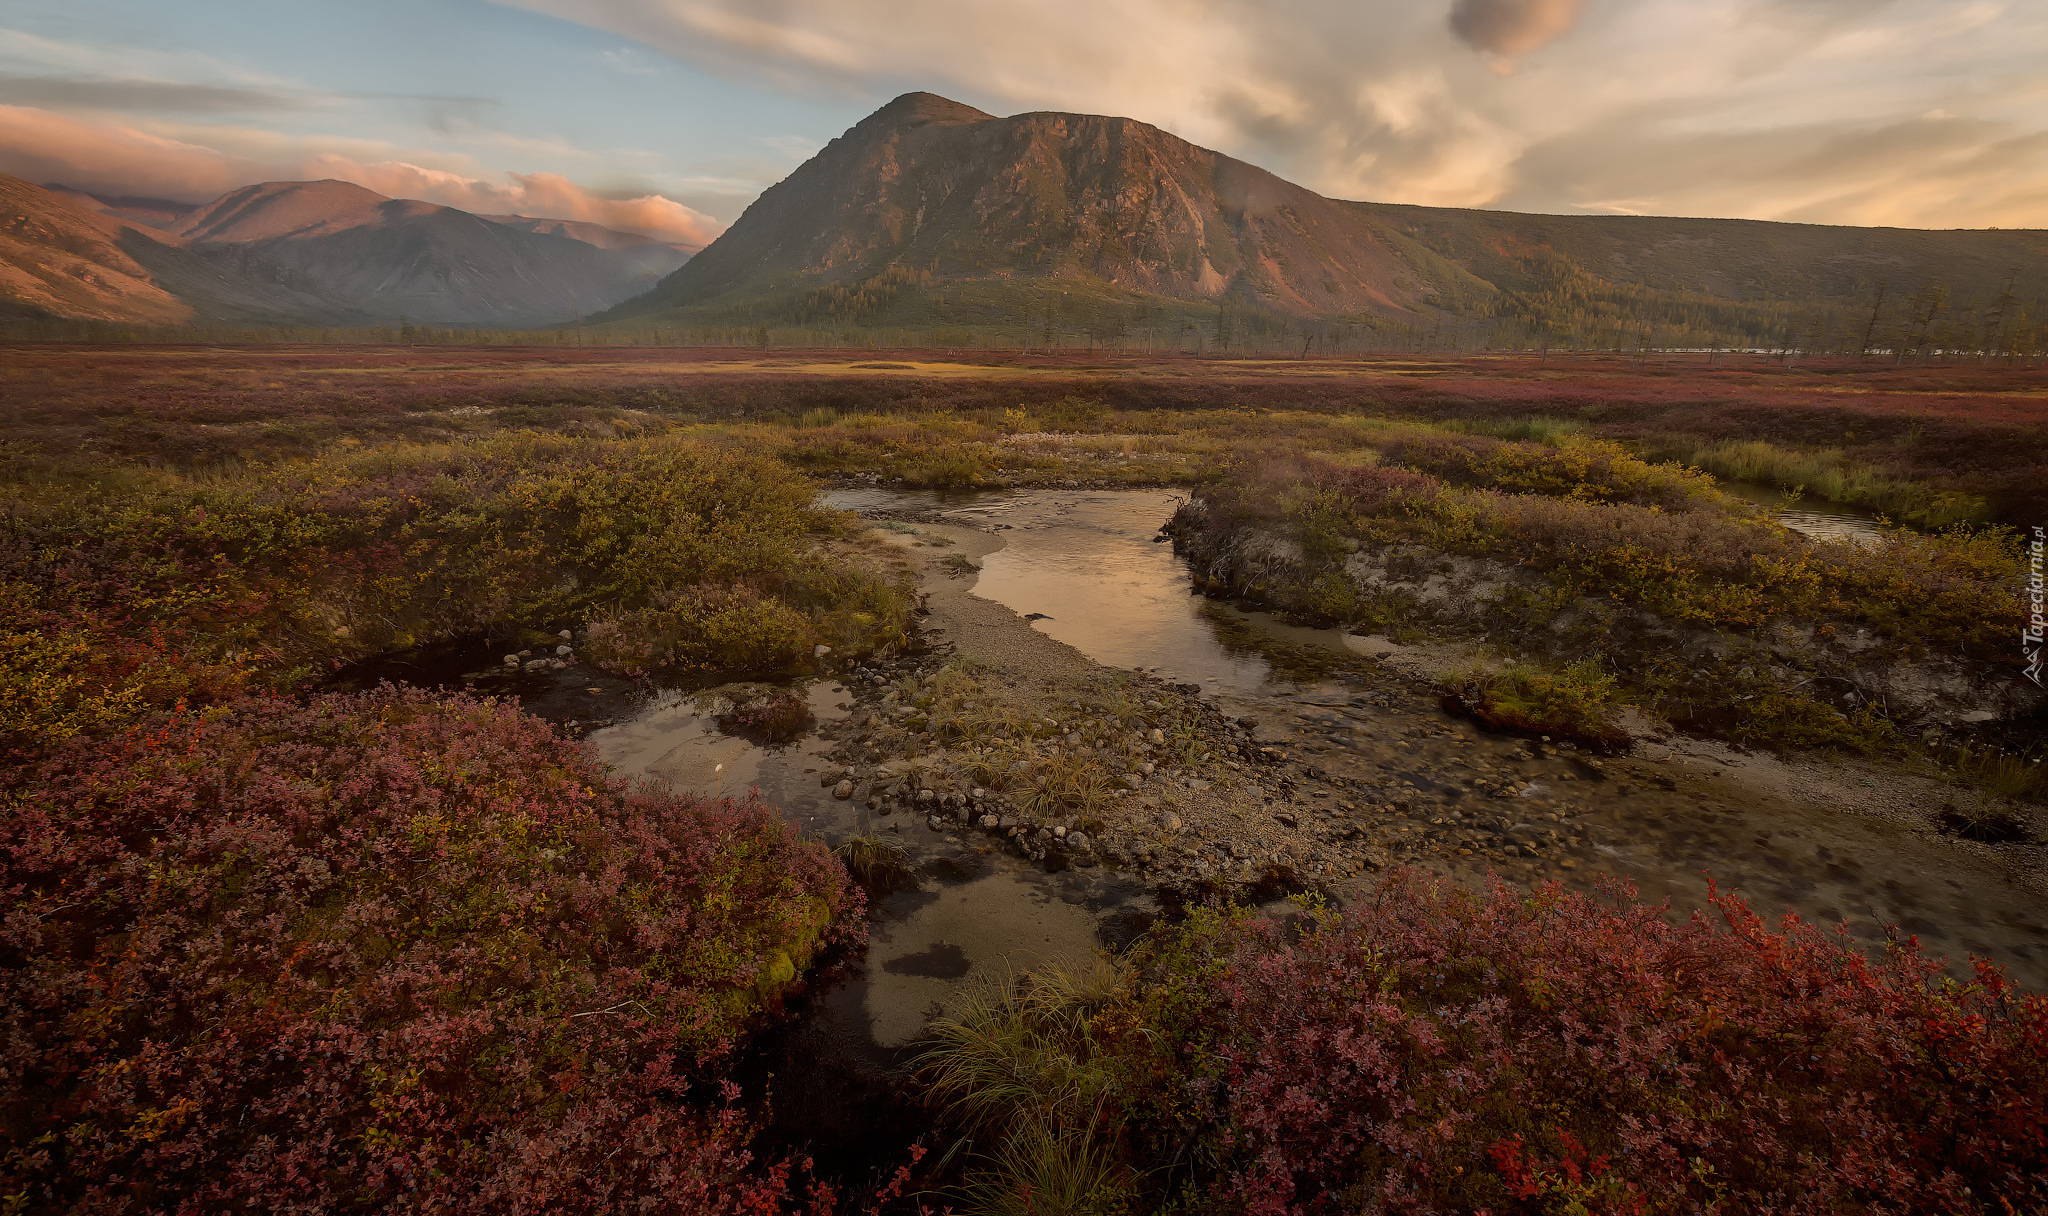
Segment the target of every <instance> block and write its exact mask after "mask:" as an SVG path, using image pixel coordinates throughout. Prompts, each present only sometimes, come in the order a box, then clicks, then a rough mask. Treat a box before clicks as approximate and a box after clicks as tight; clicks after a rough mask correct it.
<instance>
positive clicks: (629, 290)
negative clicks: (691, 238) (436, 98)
mask: <svg viewBox="0 0 2048 1216" xmlns="http://www.w3.org/2000/svg"><path fill="white" fill-rule="evenodd" d="M506 218H508V219H510V220H511V221H512V222H509V223H508V222H503V221H499V220H494V219H488V218H485V217H483V216H479V215H472V214H470V213H469V212H467V211H460V210H457V209H456V208H453V207H443V206H440V205H438V204H435V203H424V202H418V201H415V200H411V199H392V198H386V197H384V196H383V195H381V194H378V193H376V192H374V191H371V190H366V189H364V188H363V187H361V186H357V185H353V184H351V183H348V182H340V181H317V182H266V183H263V184H261V185H255V186H245V187H243V188H242V189H240V190H235V191H232V192H230V193H228V194H225V195H222V196H221V197H220V198H218V199H216V200H214V201H213V202H212V203H209V204H207V205H206V206H204V207H201V208H200V209H199V210H197V211H195V212H193V213H192V214H191V215H189V216H187V217H185V219H184V220H183V221H182V222H181V223H180V224H179V225H178V227H177V229H176V231H177V233H178V235H180V236H183V237H185V238H187V239H189V240H191V241H194V242H196V243H199V244H203V245H216V246H217V245H243V246H249V247H252V248H255V249H257V250H260V251H261V252H262V253H263V254H264V255H265V256H268V257H270V258H272V259H274V260H276V261H277V262H279V263H281V264H283V265H285V266H289V267H291V268H292V269H294V270H296V271H298V272H300V273H302V274H304V275H306V276H308V277H309V278H311V279H313V280H314V281H317V282H319V283H321V284H322V285H323V286H325V287H326V288H327V289H328V290H330V291H332V292H334V293H335V294H336V295H338V296H340V297H342V298H343V299H346V300H349V301H350V302H352V303H353V304H355V305H356V306H357V307H359V308H361V309H363V310H364V311H366V312H370V313H374V314H376V315H378V316H380V317H384V318H397V317H400V316H404V317H407V318H409V319H411V320H414V321H419V322H424V323H428V324H437V325H494V326H514V327H517V326H538V325H548V324H555V323H559V322H562V321H567V320H570V319H572V318H574V317H576V316H579V315H584V314H588V313H592V312H596V311H599V310H601V309H604V308H607V307H610V306H611V305H613V304H616V303H618V302H620V301H621V300H625V299H629V298H631V297H633V296H635V295H637V294H639V293H640V292H642V291H644V290H646V289H647V288H648V287H649V286H650V285H652V284H653V283H655V282H656V281H658V280H659V279H660V278H661V276H662V275H664V274H667V273H668V272H669V271H672V270H674V269H675V268H676V267H677V266H679V265H681V264H682V263H683V262H684V260H685V259H686V258H687V257H688V255H687V254H685V253H683V252H682V251H680V250H678V249H676V248H675V247H673V246H670V245H664V244H660V243H658V242H654V241H650V240H648V239H646V238H644V237H643V238H640V239H639V240H638V241H634V240H633V239H632V236H631V234H626V233H617V232H612V231H611V230H609V229H603V228H597V226H596V225H580V224H579V225H573V226H571V225H569V224H567V223H565V222H561V221H534V220H525V219H522V218H520V217H506ZM579 229H595V232H594V233H588V234H587V235H595V236H598V237H599V239H600V240H602V241H603V242H604V243H603V244H599V243H596V242H593V241H589V240H585V239H582V237H581V236H579V235H577V232H578V230H579Z"/></svg>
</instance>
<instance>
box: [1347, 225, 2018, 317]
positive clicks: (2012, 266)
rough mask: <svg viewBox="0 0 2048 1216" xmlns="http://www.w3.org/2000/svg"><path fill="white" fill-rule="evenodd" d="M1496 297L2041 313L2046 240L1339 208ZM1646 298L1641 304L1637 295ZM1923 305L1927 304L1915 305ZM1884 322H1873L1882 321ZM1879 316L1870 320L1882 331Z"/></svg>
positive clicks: (2008, 234) (1963, 232) (1953, 232)
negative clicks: (1619, 292)
mask: <svg viewBox="0 0 2048 1216" xmlns="http://www.w3.org/2000/svg"><path fill="white" fill-rule="evenodd" d="M1346 205H1347V206H1350V207H1351V208H1353V209H1355V210H1356V211H1358V212H1359V213H1360V214H1362V215H1367V216H1370V217H1372V218H1373V219H1374V220H1376V221H1378V222H1379V223H1381V224H1382V225H1383V226H1384V227H1385V228H1386V230H1388V231H1389V232H1390V233H1393V234H1397V235H1399V236H1406V237H1408V238H1410V239H1412V240H1414V241H1416V242H1417V243H1418V244H1420V245H1421V246H1423V247H1424V248H1426V249H1427V250H1429V251H1430V252H1432V253H1434V254H1436V255H1438V256H1440V257H1442V258H1444V259H1446V260H1448V261H1451V262H1454V263H1455V264H1457V265H1458V266H1459V267H1460V268H1462V269H1463V270H1465V271H1467V272H1469V273H1471V274H1472V275H1473V276H1474V277H1475V278H1478V279H1482V280H1484V281H1485V282H1486V283H1488V284H1489V285H1490V286H1492V287H1494V288H1497V289H1499V290H1500V291H1502V292H1507V293H1514V294H1516V295H1519V296H1522V297H1525V298H1526V297H1534V296H1540V295H1544V294H1551V295H1557V294H1560V293H1561V292H1562V293H1565V294H1569V293H1570V292H1571V290H1572V288H1573V286H1574V285H1573V284H1572V283H1571V282H1570V280H1574V279H1576V280H1579V283H1578V284H1576V286H1577V288H1578V289H1579V290H1580V292H1581V293H1583V291H1584V289H1585V288H1586V287H1588V286H1595V285H1606V286H1608V287H1610V288H1620V289H1626V288H1635V289H1641V291H1639V292H1637V293H1636V294H1635V296H1634V297H1633V298H1635V299H1638V300H1650V299H1655V298H1657V297H1665V298H1668V299H1676V298H1679V297H1691V298H1695V299H1713V300H1725V301H1730V302H1733V303H1739V304H1750V305H1763V304H1787V303H1790V304H1792V305H1794V306H1796V307H1798V308H1800V309H1802V310H1805V311H1808V312H1811V311H1813V310H1816V309H1820V310H1826V309H1830V308H1833V309H1838V310H1839V309H1856V310H1859V311H1860V312H1862V313H1863V314H1865V315H1867V314H1868V312H1869V311H1870V310H1871V308H1872V307H1873V305H1876V304H1878V303H1879V298H1878V297H1879V290H1880V284H1882V285H1883V293H1884V299H1885V301H1887V302H1889V303H1890V304H1892V305H1893V307H1894V308H1895V309H1896V308H1900V307H1903V306H1904V304H1905V302H1906V300H1907V298H1908V297H1909V296H1911V295H1913V294H1914V293H1916V292H1924V291H1926V290H1927V289H1929V288H1931V287H1932V286H1933V285H1936V284H1940V285H1943V286H1945V287H1946V288H1947V290H1948V295H1949V298H1950V300H1951V301H1953V302H1955V303H1956V304H1958V305H1960V306H1963V307H1968V306H1969V305H1970V304H1971V303H1973V302H1974V303H1976V304H1978V305H1989V304H1991V302H1993V301H1995V300H1996V299H1998V298H1999V297H2000V296H2001V295H2002V294H2004V293H2005V292H2006V291H2007V289H2008V285H2009V286H2010V289H2011V291H2012V292H2013V295H2014V302H2015V303H2016V304H2017V305H2019V306H2021V307H2024V308H2026V309H2027V310H2028V311H2029V312H2031V313H2033V314H2034V315H2035V316H2041V315H2043V314H2044V313H2048V231H2044V230H2041V229H1995V228H1994V229H1982V230H1972V229H1949V230H1929V229H1915V228H1851V227H1843V226H1838V225H1827V224H1788V223H1777V222H1771V221H1763V220H1726V219H1685V218H1678V217H1670V216H1636V215H1525V214H1519V213H1515V212H1507V211H1475V210H1468V209H1461V208H1455V207H1412V206H1405V205H1399V204H1393V203H1350V204H1346ZM1644 292H1647V293H1652V294H1651V295H1649V296H1645V295H1643V294H1642V293H1644ZM1923 298H1925V297H1923ZM1882 311H1883V310H1882V309H1881V310H1880V312H1881V313H1882ZM1882 319H1883V318H1882V315H1881V316H1880V320H1882Z"/></svg>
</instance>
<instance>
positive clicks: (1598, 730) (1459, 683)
mask: <svg viewBox="0 0 2048 1216" xmlns="http://www.w3.org/2000/svg"><path fill="white" fill-rule="evenodd" d="M1452 683H1453V685H1454V687H1455V691H1454V692H1452V693H1451V694H1450V696H1449V697H1448V698H1447V701H1448V705H1447V708H1451V709H1453V710H1456V711H1458V712H1462V713H1465V714H1469V715H1470V716H1471V717H1472V718H1473V719H1474V720H1475V721H1477V722H1479V723H1480V724H1481V725H1482V726H1485V727H1486V728H1487V729H1488V730H1496V731H1503V732H1507V733H1512V734H1523V735H1549V736H1551V737H1552V738H1555V739H1570V740H1573V741H1575V742H1579V743H1585V744H1590V745H1591V746H1594V747H1599V748H1607V749H1613V748H1622V747H1626V746H1628V742H1629V736H1628V732H1627V731H1624V730H1622V729H1621V727H1620V726H1619V725H1618V724H1616V722H1615V720H1614V716H1615V713H1616V712H1617V710H1618V709H1619V708H1620V696H1619V692H1620V690H1619V686H1618V685H1617V683H1616V681H1615V679H1614V677H1613V676H1611V675H1609V674H1608V673H1607V672H1605V671H1603V670H1602V669H1601V667H1600V664H1599V663H1597V662H1595V661H1594V660H1592V659H1583V660H1581V661H1579V662H1577V663H1573V664H1572V665H1570V666H1569V667H1566V668H1564V669H1563V670H1562V671H1544V670H1541V669H1537V668H1533V667H1531V666H1530V665H1528V664H1526V663H1520V664H1517V665H1515V666H1513V667H1509V668H1506V669H1504V670H1501V671H1494V672H1471V673H1467V674H1466V675H1464V676H1463V677H1461V678H1456V679H1454V680H1453V681H1452Z"/></svg>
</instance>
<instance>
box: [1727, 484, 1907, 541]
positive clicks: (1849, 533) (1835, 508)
mask: <svg viewBox="0 0 2048 1216" xmlns="http://www.w3.org/2000/svg"><path fill="white" fill-rule="evenodd" d="M1719 488H1720V489H1721V491H1722V492H1724V493H1726V494H1730V495H1733V496H1734V497H1736V498H1740V499H1742V500H1743V501H1744V502H1750V503H1755V504H1756V505H1757V506H1759V507H1762V508H1764V510H1765V511H1767V512H1769V513H1770V516H1771V518H1773V519H1775V520H1777V521H1778V522H1779V523H1781V524H1783V525H1785V526H1786V527H1788V528H1790V529H1792V530H1793V531H1794V532H1797V533H1799V534H1800V535H1801V536H1810V537H1812V538H1813V539H1815V540H1847V541H1854V542H1855V543H1857V544H1859V545H1876V544H1880V543H1882V542H1883V540H1884V536H1885V530H1884V528H1883V526H1882V525H1880V524H1879V523H1878V520H1877V514H1876V512H1874V511H1866V510H1864V509H1863V508H1861V507H1851V506H1845V505H1843V504H1841V503H1834V502H1829V501H1827V500H1826V499H1824V498H1813V497H1809V496H1807V495H1803V494H1802V495H1796V496H1795V495H1792V494H1788V493H1786V492H1785V491H1783V490H1780V489H1779V488H1778V487H1776V486H1771V485H1764V484H1762V483H1761V482H1749V481H1724V482H1721V483H1719Z"/></svg>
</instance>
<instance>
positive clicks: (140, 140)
mask: <svg viewBox="0 0 2048 1216" xmlns="http://www.w3.org/2000/svg"><path fill="white" fill-rule="evenodd" d="M266 168H267V166H265V165H263V164H261V163H260V162H257V161H253V160H249V159H247V158H244V157H239V156H230V155H226V154H223V153H221V152H218V151H216V150H214V149H212V148H207V147H201V146H199V145H197V144H189V143H184V142H182V141H179V140H175V139H166V138H164V137H162V136H158V135H151V134H149V133H147V132H144V131H138V130H135V129H134V128H132V127H123V126H116V125H114V124H112V123H104V122H94V121H91V120H89V119H83V118H73V117H71V116H69V115H64V114H53V113H51V112H50V111H48V110H40V109H34V108H31V107H27V106H0V173H8V174H11V175H13V176H15V177H19V178H23V179H25V180H27V181H32V182H62V183H63V184H64V185H67V186H75V187H77V188H78V189H80V190H86V191H93V192H100V193H113V194H133V195H145V196H148V197H151V198H168V199H176V200H179V201H181V202H202V201H204V200H206V199H211V198H215V197H218V196H219V195H222V194H225V193H227V192H228V191H229V190H232V189H234V188H235V187H237V186H242V185H247V184H248V183H249V182H252V181H262V180H263V175H264V173H265V170H266Z"/></svg>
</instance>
